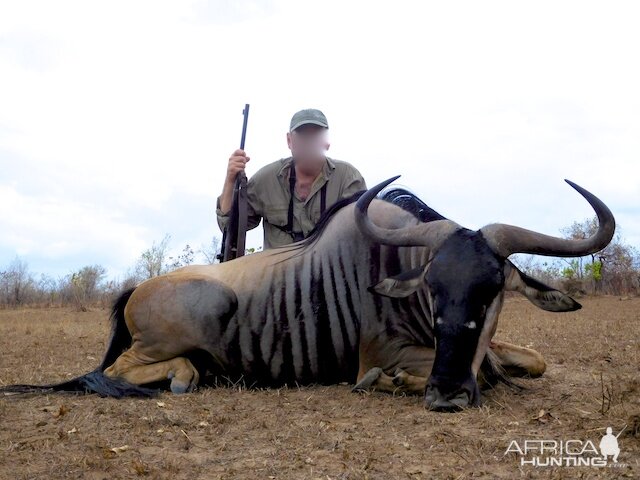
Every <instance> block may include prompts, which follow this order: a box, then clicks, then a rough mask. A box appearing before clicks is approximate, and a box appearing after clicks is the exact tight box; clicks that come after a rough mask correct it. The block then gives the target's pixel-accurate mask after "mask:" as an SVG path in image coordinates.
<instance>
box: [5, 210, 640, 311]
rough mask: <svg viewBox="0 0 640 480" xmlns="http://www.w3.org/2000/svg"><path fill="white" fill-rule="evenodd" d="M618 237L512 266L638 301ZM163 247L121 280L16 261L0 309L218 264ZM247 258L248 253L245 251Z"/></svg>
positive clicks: (92, 302)
mask: <svg viewBox="0 0 640 480" xmlns="http://www.w3.org/2000/svg"><path fill="white" fill-rule="evenodd" d="M597 228H598V222H597V219H596V218H595V217H594V218H592V219H587V220H585V221H584V222H576V223H574V224H573V225H571V226H570V227H567V228H565V229H562V230H561V234H562V236H563V237H564V238H571V239H583V238H587V237H589V236H591V235H592V234H593V233H594V232H595V231H596V230H597ZM619 232H620V229H619V228H618V233H617V234H616V236H615V237H614V239H613V241H612V242H611V243H610V244H609V245H608V246H607V248H605V249H604V250H602V251H601V252H598V253H596V254H594V255H589V256H586V257H581V258H572V259H569V258H560V259H549V258H546V257H538V256H534V255H514V256H513V257H512V260H513V261H514V263H516V265H518V267H520V268H521V269H522V270H523V271H525V272H526V273H528V274H529V275H531V276H533V277H535V278H537V279H539V280H541V281H543V282H545V283H547V284H549V285H551V286H553V287H555V288H558V289H560V290H562V291H564V292H567V293H569V294H572V295H576V294H577V295H580V294H582V295H638V294H640V253H639V252H638V250H637V249H636V248H634V247H632V246H630V245H628V244H626V243H624V241H623V239H622V237H621V235H620V233H619ZM169 242H170V236H169V235H166V236H165V237H164V238H163V239H162V240H161V241H160V242H157V243H156V242H154V243H153V244H152V245H151V247H150V248H148V249H146V250H145V251H143V252H142V253H141V254H140V257H139V258H138V259H137V261H136V263H135V264H134V265H133V266H132V267H131V268H130V269H129V271H128V272H127V273H126V275H124V277H123V278H122V279H108V278H106V273H107V272H106V269H105V268H104V267H103V266H101V265H87V266H84V267H82V268H80V269H78V270H76V271H74V272H71V273H69V274H68V275H65V276H63V277H60V278H53V277H50V276H48V275H42V274H41V275H36V274H34V273H32V272H31V271H30V270H29V266H28V264H27V263H26V262H25V261H24V260H23V259H21V258H19V257H16V258H15V259H14V260H13V261H12V262H11V263H10V264H9V265H7V266H6V267H4V268H0V307H4V308H7V307H19V306H29V305H33V306H74V307H75V308H77V309H78V310H86V309H87V308H88V307H90V306H101V307H107V306H110V305H111V304H112V302H113V300H114V299H115V298H116V296H117V295H118V294H119V293H120V292H121V291H123V290H125V289H127V288H130V287H133V286H135V285H137V284H138V283H140V282H142V281H144V280H146V279H149V278H152V277H156V276H158V275H162V274H164V273H167V272H170V271H173V270H175V269H177V268H180V267H183V266H186V265H191V264H194V263H199V264H212V263H216V262H217V261H218V260H217V255H218V253H219V251H220V241H219V239H218V238H217V237H214V238H213V239H212V240H211V242H210V243H209V244H208V245H203V246H202V247H201V248H199V249H197V250H194V249H193V248H191V246H189V245H186V246H185V247H184V248H183V249H182V250H181V251H180V253H178V254H177V255H169ZM252 252H253V249H250V250H248V251H247V253H252ZM541 259H543V260H541Z"/></svg>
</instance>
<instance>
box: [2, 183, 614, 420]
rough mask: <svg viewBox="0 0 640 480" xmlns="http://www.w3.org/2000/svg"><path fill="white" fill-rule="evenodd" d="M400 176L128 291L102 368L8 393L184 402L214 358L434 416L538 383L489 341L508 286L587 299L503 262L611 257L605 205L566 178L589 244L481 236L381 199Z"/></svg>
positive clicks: (517, 233)
mask: <svg viewBox="0 0 640 480" xmlns="http://www.w3.org/2000/svg"><path fill="white" fill-rule="evenodd" d="M396 178H397V177H395V178H392V179H390V180H387V181H386V182H383V183H381V184H380V185H378V186H376V187H374V188H372V189H370V190H369V191H367V192H365V193H364V194H362V195H361V196H360V197H359V198H358V199H357V202H356V201H355V199H352V200H349V201H344V202H340V203H339V204H336V205H334V206H333V207H332V208H330V209H329V210H328V211H327V212H326V215H325V216H324V217H323V218H322V220H321V221H320V222H319V224H318V226H317V228H316V230H315V231H314V232H313V233H312V235H310V237H309V238H307V239H306V240H303V241H302V242H298V243H295V244H293V245H290V246H286V247H280V248H276V249H272V250H268V251H264V252H260V253H257V254H254V255H249V256H245V257H241V258H238V259H236V260H233V261H230V262H226V263H223V264H219V265H208V266H189V267H184V268H181V269H179V270H176V271H174V272H171V273H168V274H166V275H162V276H159V277H155V278H152V279H150V280H147V281H145V282H143V283H141V284H140V285H138V286H137V287H136V288H135V289H132V290H130V291H127V292H124V293H123V294H122V295H121V297H120V298H119V299H118V301H117V302H116V303H115V305H114V308H113V310H112V319H113V330H112V335H111V341H110V344H109V347H108V350H107V353H106V354H105V357H104V360H103V361H102V363H101V365H100V366H99V367H98V368H97V369H96V370H95V371H94V372H91V373H89V374H87V375H83V376H82V377H79V378H77V379H74V380H71V381H68V382H64V383H61V384H57V385H49V386H44V387H32V386H31V387H30V386H9V387H4V389H3V390H4V391H27V390H33V388H53V389H55V390H89V391H94V392H97V393H99V394H102V395H114V396H120V395H136V394H146V393H149V391H148V390H146V389H144V388H142V387H139V386H140V385H145V384H149V383H154V382H160V381H163V380H167V379H169V380H170V388H171V390H172V391H173V392H175V393H183V392H186V391H189V390H191V389H193V388H194V387H195V386H196V385H197V384H198V381H199V378H200V372H199V369H198V368H196V367H198V366H199V365H198V364H199V363H201V360H202V358H205V359H206V369H207V370H208V371H210V372H212V373H213V374H215V375H220V376H224V377H227V378H231V379H239V378H243V379H244V380H245V382H247V383H249V384H255V385H264V386H275V385H282V384H293V383H298V384H309V383H325V384H330V383H338V382H351V383H353V382H356V383H357V385H356V388H357V389H366V388H376V389H379V390H396V389H401V390H403V391H408V392H424V395H425V404H426V406H427V407H429V408H431V409H435V410H455V409H458V408H461V407H465V406H469V405H478V404H479V402H480V394H479V388H478V378H479V376H480V377H482V376H483V372H484V376H492V375H495V374H496V373H497V372H498V370H500V369H504V370H506V371H507V372H508V373H512V374H520V375H531V376H536V375H540V374H542V372H543V371H544V368H545V363H544V360H543V359H542V357H541V356H540V354H538V353H537V352H535V351H533V350H529V349H526V348H522V347H517V346H515V345H510V344H507V343H504V342H498V341H494V340H492V337H493V335H494V333H495V331H496V327H497V319H498V315H499V313H500V310H501V307H502V303H503V298H504V292H505V291H506V290H514V291H518V292H520V293H521V294H523V295H525V296H526V297H527V298H528V299H529V300H531V301H532V302H533V303H534V304H536V305H537V306H539V307H540V308H543V309H545V310H550V311H558V312H561V311H570V310H575V309H577V308H580V305H579V304H578V303H577V302H575V301H574V300H573V299H571V298H570V297H568V296H566V295H565V294H563V293H561V292H559V291H557V290H554V289H552V288H550V287H548V286H546V285H543V284H541V283H540V282H538V281H536V280H534V279H532V278H530V277H528V276H526V275H525V274H523V273H522V272H520V271H519V270H518V269H517V268H516V267H515V266H514V265H513V264H512V263H511V262H509V261H508V257H509V255H511V254H513V253H516V252H522V253H534V254H539V255H553V256H563V257H570V256H583V255H587V254H590V253H593V252H596V251H598V250H601V249H602V248H604V247H605V246H606V245H607V244H608V243H609V241H610V240H611V238H612V236H613V233H614V229H615V221H614V218H613V215H612V214H611V211H610V210H609V209H608V208H607V207H606V206H605V205H604V203H603V202H601V201H600V200H599V199H598V198H597V197H595V196H594V195H592V194H591V193H589V192H587V191H586V190H584V189H583V188H581V187H579V186H578V185H575V184H573V183H571V182H568V183H569V184H570V185H571V186H572V187H573V188H574V189H576V190H577V191H578V192H579V193H580V194H581V195H582V196H583V197H584V198H585V199H586V200H587V201H588V202H589V203H590V204H591V206H592V207H593V208H594V210H595V212H596V214H597V216H598V219H599V228H598V231H597V232H596V233H595V234H594V235H593V236H592V237H590V238H587V239H584V240H565V239H560V238H555V237H550V236H547V235H543V234H540V233H536V232H532V231H529V230H525V229H522V228H519V227H514V226H510V225H504V224H492V225H488V226H485V227H483V228H481V229H480V230H478V231H473V230H469V229H466V228H463V227H461V226H460V225H458V224H456V223H455V222H453V221H450V220H447V219H444V217H441V216H438V217H435V218H428V219H427V220H433V221H426V222H425V221H421V220H420V219H419V218H417V217H416V216H415V215H413V214H412V213H409V212H407V211H406V210H404V209H402V208H400V207H399V206H397V205H394V204H392V203H389V202H385V201H381V200H378V199H375V196H376V195H377V194H378V192H380V191H381V190H382V189H383V188H385V187H386V186H387V185H389V184H390V183H391V182H392V181H393V180H395V179H396ZM435 215H438V214H435ZM202 352H206V354H205V355H197V356H196V355H195V354H196V353H202ZM196 358H197V359H198V361H195V359H196ZM481 367H482V370H481ZM200 368H202V365H200Z"/></svg>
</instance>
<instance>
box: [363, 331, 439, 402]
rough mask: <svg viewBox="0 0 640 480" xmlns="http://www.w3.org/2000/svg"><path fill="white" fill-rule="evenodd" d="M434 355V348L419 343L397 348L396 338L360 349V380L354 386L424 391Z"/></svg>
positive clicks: (394, 391)
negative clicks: (374, 348)
mask: <svg viewBox="0 0 640 480" xmlns="http://www.w3.org/2000/svg"><path fill="white" fill-rule="evenodd" d="M434 356H435V354H434V349H433V348H429V347H423V346H418V345H410V346H402V347H399V348H398V346H397V344H396V343H395V342H385V344H384V345H383V346H382V348H380V349H379V350H378V349H376V350H373V349H371V348H368V349H361V356H360V372H359V375H358V383H357V384H356V386H355V387H354V388H353V390H354V391H363V390H378V391H384V392H390V393H398V392H401V393H411V394H422V393H424V390H425V388H426V385H427V378H428V377H429V374H430V373H431V368H432V366H433V359H434ZM372 365H377V366H372ZM385 372H389V373H392V375H393V376H392V375H388V374H387V373H385Z"/></svg>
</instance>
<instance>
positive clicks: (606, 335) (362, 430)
mask: <svg viewBox="0 0 640 480" xmlns="http://www.w3.org/2000/svg"><path fill="white" fill-rule="evenodd" d="M581 302H582V303H583V305H584V308H583V309H582V310H580V311H578V312H573V313H566V314H552V313H547V312H543V311H541V310H538V309H536V308H535V307H533V306H532V305H531V304H529V303H528V302H527V301H526V300H525V299H523V298H510V299H508V300H507V302H506V305H505V308H504V310H503V313H502V316H501V318H500V326H499V330H498V335H497V338H500V339H503V340H507V341H511V342H514V343H518V344H521V345H528V346H531V347H533V348H535V349H537V350H538V351H540V352H541V353H542V354H543V355H544V356H545V358H546V359H547V362H548V364H549V368H548V371H547V373H546V374H545V375H544V376H543V377H542V378H540V379H536V380H521V381H520V383H521V384H522V385H525V386H526V389H525V390H523V391H512V390H510V389H508V388H507V387H505V386H499V387H497V388H496V389H495V390H492V391H488V392H485V394H484V396H483V400H484V405H483V406H482V407H481V408H476V409H469V410H466V411H463V412H460V413H451V414H445V413H433V412H430V411H427V410H425V409H424V408H423V406H422V398H420V397H404V396H395V397H394V396H392V395H388V394H381V393H373V394H354V393H351V392H350V387H349V386H347V385H336V386H330V387H326V386H312V387H302V388H281V389H277V390H276V389H273V390H260V391H255V390H254V391H251V390H246V389H245V388H243V387H240V386H237V387H235V388H231V387H227V388H217V389H216V388H204V389H201V390H199V391H198V392H195V393H192V394H187V395H182V396H176V395H172V394H170V393H163V394H161V395H160V396H159V397H158V398H156V399H144V400H141V399H126V400H115V399H105V398H99V397H97V396H93V395H87V396H76V395H69V394H55V395H29V396H0V478H2V479H5V478H7V479H9V478H10V479H27V478H29V479H31V478H89V479H116V478H135V477H137V476H141V477H146V478H171V479H195V478H207V479H209V478H210V479H235V478H240V479H244V478H247V479H253V478H262V479H299V478H300V479H303V478H310V479H315V478H318V479H325V480H326V479H359V478H371V479H378V478H380V479H387V478H404V479H431V478H452V479H462V478H508V479H513V478H538V477H543V478H600V477H602V478H604V477H606V478H617V477H631V478H640V420H639V418H640V374H639V372H638V367H639V365H640V342H639V334H640V298H623V299H620V298H617V297H603V298H587V299H582V300H581ZM107 317H108V312H107V311H106V310H99V309H95V310H93V311H90V312H84V313H83V312H74V311H72V310H71V309H62V308H56V309H22V310H0V385H6V384H10V383H46V382H52V381H57V380H63V379H66V378H70V377H72V376H77V375H79V374H82V373H85V372H87V371H89V370H91V369H93V368H94V367H95V366H96V365H97V364H98V363H99V361H100V359H101V357H102V354H103V352H104V349H105V341H106V338H107V335H108V320H107ZM625 425H626V428H625V430H624V431H623V432H622V433H621V434H620V436H619V438H618V442H619V446H620V450H621V453H620V456H619V458H618V464H612V462H611V460H610V461H609V464H608V466H606V467H595V466H580V467H572V466H560V467H558V466H556V467H540V466H532V465H529V464H524V465H521V457H520V455H519V454H518V453H517V452H516V451H515V450H514V451H511V452H509V453H507V454H506V455H505V451H506V450H507V449H508V448H510V445H511V444H512V441H514V440H515V441H516V442H518V445H520V446H524V440H554V441H557V442H560V441H566V440H571V439H576V440H580V441H581V442H587V441H591V442H593V444H594V445H595V446H596V447H597V446H598V445H599V442H600V439H601V437H602V436H603V435H604V433H605V429H606V427H608V426H611V427H612V428H613V433H614V434H617V433H618V432H619V431H620V430H621V429H622V428H623V427H625ZM585 444H586V443H581V444H580V445H585ZM528 455H529V456H527V457H523V458H525V459H531V458H532V457H531V456H532V455H533V454H531V453H530V454H528ZM589 455H590V454H589V452H588V451H587V453H585V456H589ZM542 458H546V457H545V456H543V457H542Z"/></svg>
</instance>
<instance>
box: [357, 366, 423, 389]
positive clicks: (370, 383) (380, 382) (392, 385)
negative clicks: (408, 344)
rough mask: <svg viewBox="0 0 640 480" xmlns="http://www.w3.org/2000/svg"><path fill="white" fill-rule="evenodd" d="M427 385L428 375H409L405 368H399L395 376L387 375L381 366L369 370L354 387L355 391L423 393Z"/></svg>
mask: <svg viewBox="0 0 640 480" xmlns="http://www.w3.org/2000/svg"><path fill="white" fill-rule="evenodd" d="M426 387H427V377H416V376H415V375H409V374H408V373H407V372H405V371H404V370H402V369H400V368H398V369H397V370H396V371H395V374H394V376H393V377H392V376H390V375H387V374H386V373H384V372H383V371H382V369H381V368H380V367H374V368H372V369H371V370H369V371H368V372H367V373H366V374H365V375H364V376H363V377H362V379H361V380H360V381H359V382H358V384H357V385H356V386H355V387H353V391H355V392H358V391H372V390H376V391H379V392H389V393H408V394H417V395H420V394H423V393H424V390H425V388H426Z"/></svg>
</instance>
